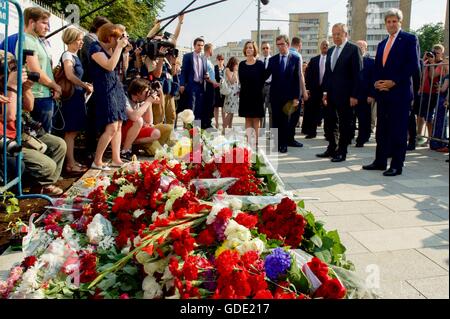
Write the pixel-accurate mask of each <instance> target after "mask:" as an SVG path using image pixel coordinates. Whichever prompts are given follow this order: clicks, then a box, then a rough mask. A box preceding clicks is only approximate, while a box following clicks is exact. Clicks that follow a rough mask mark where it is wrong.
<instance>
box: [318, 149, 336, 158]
mask: <svg viewBox="0 0 450 319" xmlns="http://www.w3.org/2000/svg"><path fill="white" fill-rule="evenodd" d="M316 157H320V158H328V157H334V154H333V153H331V152H330V151H328V150H327V151H325V153H320V154H316Z"/></svg>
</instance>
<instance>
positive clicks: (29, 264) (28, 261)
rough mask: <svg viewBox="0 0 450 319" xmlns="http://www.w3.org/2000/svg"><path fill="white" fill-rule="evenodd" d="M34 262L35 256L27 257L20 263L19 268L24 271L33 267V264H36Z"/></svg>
mask: <svg viewBox="0 0 450 319" xmlns="http://www.w3.org/2000/svg"><path fill="white" fill-rule="evenodd" d="M36 261H37V258H36V257H35V256H28V257H26V258H25V259H24V260H23V261H22V264H21V265H20V266H21V267H24V268H25V270H26V269H28V268H30V267H33V266H34V264H35V263H36Z"/></svg>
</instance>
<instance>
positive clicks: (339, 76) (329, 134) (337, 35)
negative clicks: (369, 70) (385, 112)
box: [317, 23, 362, 163]
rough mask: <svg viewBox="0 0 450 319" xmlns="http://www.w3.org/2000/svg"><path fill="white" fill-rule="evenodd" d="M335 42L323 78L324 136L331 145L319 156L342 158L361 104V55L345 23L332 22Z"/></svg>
mask: <svg viewBox="0 0 450 319" xmlns="http://www.w3.org/2000/svg"><path fill="white" fill-rule="evenodd" d="M332 32H333V41H334V44H335V46H334V47H332V48H331V49H330V50H328V56H327V62H326V70H325V75H324V79H323V87H324V93H323V104H324V106H325V138H326V139H327V141H328V148H327V150H326V152H325V153H322V154H317V157H323V158H326V157H331V158H332V160H331V161H332V162H335V163H337V162H343V161H345V160H346V157H347V148H348V145H349V144H350V143H351V135H352V127H353V126H352V120H353V114H354V108H355V107H356V105H357V104H358V99H357V97H358V80H359V72H360V71H361V68H362V56H361V53H360V50H359V48H358V46H357V45H356V44H354V43H351V42H349V41H348V39H347V37H348V29H347V26H346V25H345V24H343V23H338V24H336V25H334V26H333V29H332Z"/></svg>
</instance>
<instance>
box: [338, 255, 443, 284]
mask: <svg viewBox="0 0 450 319" xmlns="http://www.w3.org/2000/svg"><path fill="white" fill-rule="evenodd" d="M347 258H348V259H349V260H351V261H352V262H353V263H354V264H355V267H356V273H357V274H358V275H359V276H360V277H361V278H363V279H367V278H368V277H369V278H371V279H376V277H377V276H378V277H379V281H380V282H398V281H403V280H408V279H422V278H430V277H437V276H448V271H447V270H445V269H443V268H442V267H440V266H439V265H437V264H436V263H434V262H433V261H431V260H430V259H429V258H427V257H425V256H424V255H422V254H421V253H419V252H418V251H416V250H414V249H408V250H399V251H391V252H378V253H366V254H347Z"/></svg>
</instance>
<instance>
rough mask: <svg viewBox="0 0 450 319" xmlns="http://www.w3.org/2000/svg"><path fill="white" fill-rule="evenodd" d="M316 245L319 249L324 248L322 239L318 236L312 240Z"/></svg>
mask: <svg viewBox="0 0 450 319" xmlns="http://www.w3.org/2000/svg"><path fill="white" fill-rule="evenodd" d="M310 240H311V241H312V242H313V243H314V245H316V246H317V247H319V248H321V247H322V239H320V237H319V236H318V235H314V236H313V237H311V239H310Z"/></svg>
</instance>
